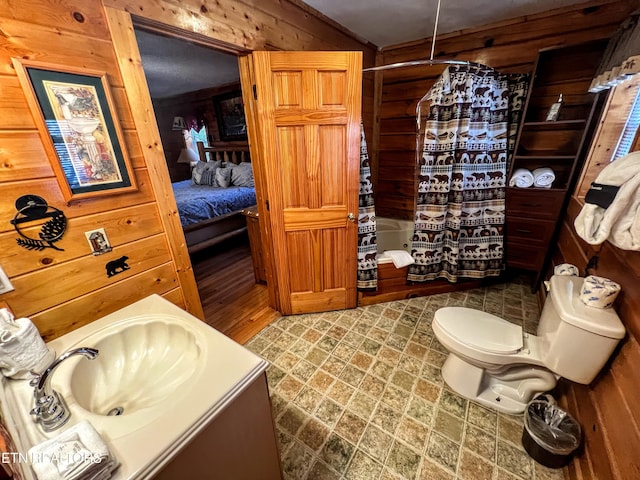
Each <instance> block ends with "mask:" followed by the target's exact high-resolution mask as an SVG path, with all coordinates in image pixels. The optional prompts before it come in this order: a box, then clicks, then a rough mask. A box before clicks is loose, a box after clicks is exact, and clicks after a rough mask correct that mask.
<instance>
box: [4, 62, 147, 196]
mask: <svg viewBox="0 0 640 480" xmlns="http://www.w3.org/2000/svg"><path fill="white" fill-rule="evenodd" d="M12 60H13V65H14V66H15V69H16V73H17V74H18V78H19V80H20V84H21V86H22V89H23V90H24V93H25V96H26V98H27V102H28V103H29V107H30V109H31V112H32V114H33V117H34V120H35V122H36V125H37V127H38V130H39V131H40V137H41V139H42V143H43V144H44V147H45V150H46V152H47V156H48V157H49V162H50V163H51V167H52V169H53V172H54V174H55V176H56V178H57V180H58V184H59V186H60V190H61V192H62V195H63V197H64V199H65V200H66V201H71V200H78V199H83V198H89V197H97V196H102V195H112V194H114V193H124V192H130V191H134V190H137V185H136V182H135V178H134V177H133V171H132V168H131V164H130V162H129V158H128V156H127V153H126V151H125V150H124V142H123V136H122V132H121V130H120V125H119V122H118V119H117V117H116V112H115V109H114V106H113V100H112V98H111V93H110V91H109V85H108V83H107V76H106V73H104V72H98V71H94V70H88V69H85V68H76V67H66V66H60V65H52V64H48V63H43V62H36V61H32V60H25V59H17V58H14V59H12Z"/></svg>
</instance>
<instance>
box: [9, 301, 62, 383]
mask: <svg viewBox="0 0 640 480" xmlns="http://www.w3.org/2000/svg"><path fill="white" fill-rule="evenodd" d="M54 360H55V352H54V351H53V350H52V349H51V348H49V347H47V345H45V343H44V341H43V340H42V337H41V336H40V332H39V331H38V329H37V328H36V326H35V325H34V324H33V323H32V322H31V320H30V319H28V318H19V319H17V320H15V319H14V316H13V314H12V313H11V312H10V311H9V310H8V309H6V308H3V309H0V372H2V374H3V375H4V376H5V377H10V378H18V379H24V378H29V377H30V376H31V374H30V371H31V370H33V371H36V372H42V371H43V370H44V369H45V368H46V367H47V366H48V365H49V364H50V363H51V362H53V361H54Z"/></svg>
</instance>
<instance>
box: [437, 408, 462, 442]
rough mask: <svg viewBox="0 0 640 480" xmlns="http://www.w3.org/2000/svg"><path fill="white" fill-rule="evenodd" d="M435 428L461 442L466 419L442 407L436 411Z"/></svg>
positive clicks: (451, 438)
mask: <svg viewBox="0 0 640 480" xmlns="http://www.w3.org/2000/svg"><path fill="white" fill-rule="evenodd" d="M433 429H434V430H435V431H436V432H438V433H440V434H442V435H444V436H445V437H447V438H449V439H450V440H453V441H454V442H456V443H460V442H461V441H462V431H463V429H464V421H463V420H462V419H461V418H459V417H456V416H455V415H451V414H450V413H447V412H446V411H444V410H442V409H440V410H438V412H437V413H436V421H435V424H434V426H433Z"/></svg>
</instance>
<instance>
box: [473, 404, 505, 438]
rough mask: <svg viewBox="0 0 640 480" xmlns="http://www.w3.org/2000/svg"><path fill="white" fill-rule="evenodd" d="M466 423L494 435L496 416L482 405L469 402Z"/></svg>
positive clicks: (494, 412)
mask: <svg viewBox="0 0 640 480" xmlns="http://www.w3.org/2000/svg"><path fill="white" fill-rule="evenodd" d="M467 421H468V422H469V423H472V424H473V425H476V426H478V427H480V428H482V429H483V430H486V431H487V432H489V433H493V434H495V433H496V428H497V423H498V414H497V412H496V411H495V410H489V409H488V408H485V407H483V406H482V405H478V404H477V403H474V402H469V415H468V417H467Z"/></svg>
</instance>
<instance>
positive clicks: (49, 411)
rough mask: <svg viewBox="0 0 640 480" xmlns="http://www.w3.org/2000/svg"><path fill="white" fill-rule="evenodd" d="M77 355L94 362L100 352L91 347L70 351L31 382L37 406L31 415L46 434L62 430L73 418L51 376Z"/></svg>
mask: <svg viewBox="0 0 640 480" xmlns="http://www.w3.org/2000/svg"><path fill="white" fill-rule="evenodd" d="M75 355H84V356H85V357H87V358H88V359H89V360H93V359H94V358H96V357H97V356H98V350H96V349H95V348H89V347H80V348H74V349H73V350H69V351H67V352H65V353H63V354H62V355H60V356H59V357H58V358H57V359H55V360H54V361H53V362H52V363H51V365H49V366H48V367H47V368H46V369H45V370H44V372H42V373H41V374H40V375H38V376H37V377H36V378H34V379H33V380H31V383H30V385H31V386H32V387H34V391H33V396H34V403H35V405H34V407H33V408H32V409H31V412H30V413H31V415H34V416H35V422H37V423H40V424H41V425H42V429H43V430H44V431H45V432H52V431H53V430H56V429H58V428H60V427H61V426H63V425H64V424H65V423H67V421H68V420H69V417H71V412H69V408H68V407H67V404H66V402H65V401H64V398H62V397H61V396H60V394H59V393H58V392H56V391H55V390H53V389H52V388H51V376H52V375H53V372H54V371H55V370H56V368H57V367H58V365H60V364H61V363H62V362H64V361H65V360H66V359H67V358H69V357H72V356H75Z"/></svg>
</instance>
